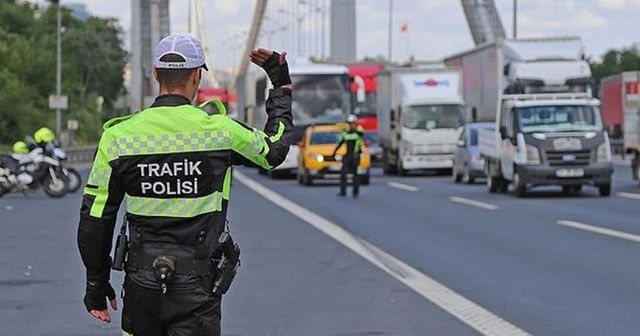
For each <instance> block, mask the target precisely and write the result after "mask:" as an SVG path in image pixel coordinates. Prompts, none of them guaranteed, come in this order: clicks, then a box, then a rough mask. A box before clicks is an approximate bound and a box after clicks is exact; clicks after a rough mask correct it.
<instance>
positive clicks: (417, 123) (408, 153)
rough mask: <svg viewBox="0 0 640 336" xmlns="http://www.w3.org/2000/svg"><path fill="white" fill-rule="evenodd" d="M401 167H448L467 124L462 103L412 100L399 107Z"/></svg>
mask: <svg viewBox="0 0 640 336" xmlns="http://www.w3.org/2000/svg"><path fill="white" fill-rule="evenodd" d="M398 111H399V113H398V118H397V120H396V122H395V124H396V129H397V130H398V131H399V132H398V133H399V137H396V141H397V142H398V143H397V144H396V148H398V154H399V157H398V160H397V165H396V167H397V169H398V171H399V173H403V172H404V171H406V170H412V169H443V168H444V169H448V168H452V167H453V153H454V151H455V148H456V144H457V141H458V138H459V137H460V132H461V127H462V126H463V125H464V105H463V104H462V103H461V102H459V101H458V102H455V101H442V102H437V101H433V100H408V101H405V102H404V103H403V104H402V105H400V106H399V107H398Z"/></svg>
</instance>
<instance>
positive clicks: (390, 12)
mask: <svg viewBox="0 0 640 336" xmlns="http://www.w3.org/2000/svg"><path fill="white" fill-rule="evenodd" d="M388 34H389V36H388V37H389V41H388V43H387V48H388V49H387V59H388V61H389V62H390V63H391V56H392V53H391V47H392V45H393V44H392V35H393V0H389V32H388Z"/></svg>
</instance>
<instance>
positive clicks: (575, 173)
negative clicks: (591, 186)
mask: <svg viewBox="0 0 640 336" xmlns="http://www.w3.org/2000/svg"><path fill="white" fill-rule="evenodd" d="M556 176H557V177H582V176H584V169H582V168H570V169H558V170H556Z"/></svg>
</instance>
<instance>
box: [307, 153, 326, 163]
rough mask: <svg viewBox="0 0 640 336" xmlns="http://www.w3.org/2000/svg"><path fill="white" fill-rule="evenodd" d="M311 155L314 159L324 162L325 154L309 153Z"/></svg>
mask: <svg viewBox="0 0 640 336" xmlns="http://www.w3.org/2000/svg"><path fill="white" fill-rule="evenodd" d="M309 157H310V158H311V159H313V160H316V161H318V162H324V156H322V155H320V154H316V153H313V152H311V153H309Z"/></svg>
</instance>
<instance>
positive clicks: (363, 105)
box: [353, 92, 377, 117]
mask: <svg viewBox="0 0 640 336" xmlns="http://www.w3.org/2000/svg"><path fill="white" fill-rule="evenodd" d="M353 97H354V100H355V97H356V96H355V94H354V96H353ZM376 99H377V97H376V93H375V92H368V93H366V94H365V96H364V101H361V102H358V101H356V102H355V103H354V106H355V109H354V113H355V114H356V115H357V116H360V117H365V116H375V115H376Z"/></svg>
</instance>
